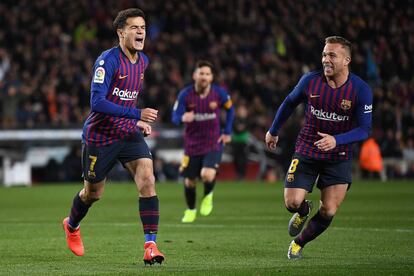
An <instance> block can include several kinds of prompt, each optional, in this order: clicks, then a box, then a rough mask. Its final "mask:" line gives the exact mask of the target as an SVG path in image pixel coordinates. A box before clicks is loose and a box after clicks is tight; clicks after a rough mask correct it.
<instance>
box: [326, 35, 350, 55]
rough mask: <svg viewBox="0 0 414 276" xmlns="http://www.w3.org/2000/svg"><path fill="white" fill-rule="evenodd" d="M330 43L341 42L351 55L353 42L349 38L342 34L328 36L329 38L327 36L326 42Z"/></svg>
mask: <svg viewBox="0 0 414 276" xmlns="http://www.w3.org/2000/svg"><path fill="white" fill-rule="evenodd" d="M328 43H337V44H341V45H342V47H344V48H345V50H346V51H347V52H348V53H349V55H350V56H351V54H352V43H351V42H349V41H348V40H347V39H345V38H343V37H342V36H337V35H334V36H328V37H327V38H325V44H328Z"/></svg>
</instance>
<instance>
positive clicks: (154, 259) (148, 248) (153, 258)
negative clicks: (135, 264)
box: [144, 241, 164, 265]
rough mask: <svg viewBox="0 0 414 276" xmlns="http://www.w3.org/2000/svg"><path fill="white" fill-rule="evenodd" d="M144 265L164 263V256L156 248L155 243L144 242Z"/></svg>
mask: <svg viewBox="0 0 414 276" xmlns="http://www.w3.org/2000/svg"><path fill="white" fill-rule="evenodd" d="M144 249H145V252H144V264H145V265H147V264H150V265H153V264H155V263H159V264H161V263H162V262H163V261H164V254H162V253H161V252H160V251H159V250H158V248H157V244H156V243H155V242H151V241H150V242H146V243H145V244H144Z"/></svg>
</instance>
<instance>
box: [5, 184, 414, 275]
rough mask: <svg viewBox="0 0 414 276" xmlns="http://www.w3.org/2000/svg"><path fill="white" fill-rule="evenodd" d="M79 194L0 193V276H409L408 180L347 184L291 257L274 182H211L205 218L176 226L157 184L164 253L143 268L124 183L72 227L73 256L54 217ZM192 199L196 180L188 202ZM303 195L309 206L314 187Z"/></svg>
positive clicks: (51, 188) (411, 210) (413, 232)
mask: <svg viewBox="0 0 414 276" xmlns="http://www.w3.org/2000/svg"><path fill="white" fill-rule="evenodd" d="M80 188H81V185H80V184H77V185H63V184H55V185H39V186H35V187H31V188H22V187H20V188H19V187H17V188H0V275H92V274H93V275H140V274H149V273H151V274H155V275H160V274H161V275H413V274H414V199H413V198H414V183H410V182H409V181H388V182H387V183H381V182H355V183H354V184H353V185H352V188H351V190H350V191H349V192H348V194H347V198H346V199H345V202H344V203H343V205H342V206H341V208H340V210H339V211H338V213H337V215H336V217H335V219H334V221H333V223H332V224H331V227H330V228H329V229H328V230H327V231H326V232H325V233H324V234H323V235H322V236H320V237H319V238H318V239H316V240H315V241H313V242H312V243H310V244H308V245H307V246H306V247H305V249H304V251H303V255H304V258H303V259H301V260H296V261H291V260H288V259H287V257H286V253H287V248H288V246H289V243H290V241H291V240H292V238H291V237H289V235H288V233H287V223H288V221H289V219H290V214H289V213H288V212H287V211H286V209H285V208H284V204H283V185H282V183H280V182H278V183H276V184H265V183H251V182H239V183H236V182H235V183H230V182H221V183H220V182H219V183H218V184H217V186H216V190H215V205H214V210H213V213H212V214H211V215H210V216H208V217H200V216H198V218H197V220H196V222H195V223H193V224H191V225H183V224H182V223H181V222H180V219H181V216H182V214H183V211H184V209H185V205H184V199H183V191H182V186H181V185H177V184H175V183H162V184H159V185H158V187H157V190H158V195H159V198H160V211H161V217H160V226H159V234H158V245H159V248H160V249H161V250H162V251H163V252H164V254H165V256H166V261H165V262H164V263H163V264H162V265H161V266H160V265H154V266H144V264H143V261H142V255H143V248H142V247H143V234H142V226H141V222H140V220H139V217H138V209H137V208H138V207H137V196H136V188H135V186H134V184H132V183H111V182H109V183H108V185H107V186H106V190H105V193H104V195H103V198H102V200H101V201H99V202H97V203H96V204H95V205H94V206H93V207H92V208H91V209H90V211H89V214H88V216H87V217H86V218H85V219H84V221H83V222H82V235H83V241H84V244H85V256H83V257H76V256H74V255H73V254H72V253H71V252H70V251H69V250H68V249H67V248H66V244H65V239H64V233H63V230H62V227H61V221H62V219H63V218H64V217H65V216H66V215H67V214H68V212H69V208H70V206H71V202H72V198H73V196H74V194H75V193H76V192H77V191H78V190H79V189H80ZM201 193H202V186H201V185H200V184H199V186H198V201H197V203H199V202H200V198H201ZM310 198H311V199H313V200H314V202H315V203H317V202H318V198H319V190H317V189H316V190H314V193H313V194H311V197H310ZM314 212H315V211H314ZM314 212H313V213H314Z"/></svg>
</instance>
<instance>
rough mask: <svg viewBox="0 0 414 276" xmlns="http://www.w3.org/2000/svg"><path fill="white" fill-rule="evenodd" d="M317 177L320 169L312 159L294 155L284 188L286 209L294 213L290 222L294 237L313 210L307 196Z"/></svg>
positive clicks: (291, 232) (290, 229)
mask: <svg viewBox="0 0 414 276" xmlns="http://www.w3.org/2000/svg"><path fill="white" fill-rule="evenodd" d="M317 177H318V170H317V168H316V166H315V162H314V161H313V160H312V159H310V158H307V157H305V156H302V155H299V154H295V155H294V156H293V158H292V162H291V164H290V166H289V169H288V172H287V174H286V179H285V190H284V199H285V206H286V209H287V210H288V211H289V212H290V213H293V215H292V218H291V219H290V221H289V224H288V232H289V234H290V235H291V236H293V237H294V236H297V235H298V234H299V233H300V232H301V231H302V229H303V226H304V225H305V223H306V220H307V219H308V217H309V214H310V212H311V210H312V203H311V202H310V201H308V200H306V196H307V194H308V193H309V192H312V189H313V184H314V183H315V181H316V179H317Z"/></svg>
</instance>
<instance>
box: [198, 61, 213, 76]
mask: <svg viewBox="0 0 414 276" xmlns="http://www.w3.org/2000/svg"><path fill="white" fill-rule="evenodd" d="M205 66H207V67H210V69H211V72H212V73H213V74H214V66H213V64H212V63H211V62H210V61H207V60H203V59H201V60H198V61H197V63H196V66H195V69H198V68H201V67H205Z"/></svg>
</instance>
